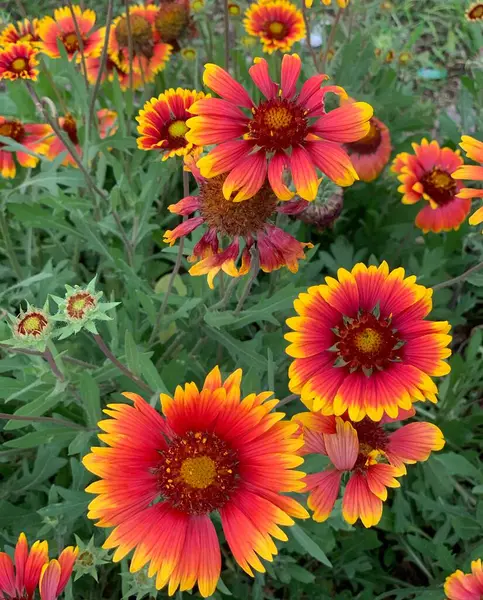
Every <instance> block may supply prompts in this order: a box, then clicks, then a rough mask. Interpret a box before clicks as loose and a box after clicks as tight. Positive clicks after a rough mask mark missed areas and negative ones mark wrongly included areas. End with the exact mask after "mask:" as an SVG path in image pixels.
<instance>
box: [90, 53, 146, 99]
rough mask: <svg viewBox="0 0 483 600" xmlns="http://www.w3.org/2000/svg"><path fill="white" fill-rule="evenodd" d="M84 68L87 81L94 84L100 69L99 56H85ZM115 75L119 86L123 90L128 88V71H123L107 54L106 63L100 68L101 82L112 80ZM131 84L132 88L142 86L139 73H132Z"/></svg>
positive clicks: (135, 88)
mask: <svg viewBox="0 0 483 600" xmlns="http://www.w3.org/2000/svg"><path fill="white" fill-rule="evenodd" d="M86 70H87V81H88V82H89V83H90V84H91V85H95V83H96V81H97V77H98V75H99V71H100V70H101V59H100V58H87V59H86ZM116 76H117V78H118V80H119V86H120V88H121V90H123V91H125V90H127V89H128V88H129V72H128V71H123V70H122V69H121V68H120V67H119V65H117V64H116V63H115V62H114V61H113V60H111V58H109V56H107V57H106V64H105V67H104V69H103V70H102V75H101V83H103V82H104V81H106V79H107V81H114V78H115V77H116ZM131 77H132V86H133V89H134V90H137V89H138V88H140V87H142V83H143V80H142V78H141V75H140V74H139V73H134V72H133V73H132V74H131Z"/></svg>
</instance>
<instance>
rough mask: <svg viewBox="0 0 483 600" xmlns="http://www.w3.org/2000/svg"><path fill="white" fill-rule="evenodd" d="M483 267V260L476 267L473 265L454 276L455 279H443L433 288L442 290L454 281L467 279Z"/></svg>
mask: <svg viewBox="0 0 483 600" xmlns="http://www.w3.org/2000/svg"><path fill="white" fill-rule="evenodd" d="M481 269H483V261H482V262H480V263H478V264H477V265H475V266H474V267H471V268H470V269H468V270H467V271H465V272H464V273H462V274H461V275H458V276H457V277H453V279H448V280H447V281H443V282H442V283H437V284H436V285H433V290H441V289H443V288H445V287H449V286H451V285H453V284H454V283H458V282H460V281H465V279H467V278H468V277H469V276H470V275H471V274H472V273H476V271H480V270H481Z"/></svg>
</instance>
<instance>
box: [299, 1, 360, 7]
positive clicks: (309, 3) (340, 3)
mask: <svg viewBox="0 0 483 600" xmlns="http://www.w3.org/2000/svg"><path fill="white" fill-rule="evenodd" d="M321 2H322V4H324V5H325V6H330V5H331V4H332V0H321ZM313 3H314V0H305V6H306V7H307V8H310V7H311V6H312V4H313ZM336 3H337V6H338V7H339V8H347V6H348V5H349V0H336Z"/></svg>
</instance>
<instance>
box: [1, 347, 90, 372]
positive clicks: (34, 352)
mask: <svg viewBox="0 0 483 600" xmlns="http://www.w3.org/2000/svg"><path fill="white" fill-rule="evenodd" d="M0 348H3V349H4V350H5V351H6V352H7V353H8V352H14V353H15V354H28V355H31V356H42V357H43V358H46V357H45V356H44V353H43V352H39V351H38V350H29V349H28V348H13V347H12V346H9V345H8V344H1V343H0ZM60 356H61V358H62V360H64V361H65V362H70V363H72V364H73V365H77V366H78V367H84V368H85V369H97V368H98V366H97V365H93V364H92V363H88V362H85V361H84V360H80V359H78V358H74V357H72V356H65V355H60Z"/></svg>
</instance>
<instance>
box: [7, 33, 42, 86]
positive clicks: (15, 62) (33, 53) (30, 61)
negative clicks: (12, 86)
mask: <svg viewBox="0 0 483 600" xmlns="http://www.w3.org/2000/svg"><path fill="white" fill-rule="evenodd" d="M37 54H38V50H37V49H36V48H34V47H33V46H32V45H31V44H29V43H28V42H15V44H7V46H5V47H4V48H0V81H1V80H2V79H8V80H10V81H15V80H16V79H30V80H32V81H37V75H38V74H39V70H38V69H36V67H37V66H38V64H39V61H38V60H37Z"/></svg>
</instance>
